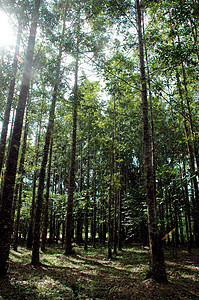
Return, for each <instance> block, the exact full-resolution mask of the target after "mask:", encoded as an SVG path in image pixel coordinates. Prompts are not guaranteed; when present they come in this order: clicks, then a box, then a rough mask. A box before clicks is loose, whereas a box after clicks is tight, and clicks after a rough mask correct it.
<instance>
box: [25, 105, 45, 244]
mask: <svg viewBox="0 0 199 300" xmlns="http://www.w3.org/2000/svg"><path fill="white" fill-rule="evenodd" d="M42 107H43V106H42ZM42 114H43V109H42V111H41V119H40V122H39V132H38V138H36V141H37V142H36V149H35V163H34V168H35V170H34V174H33V184H32V203H31V209H30V220H29V224H28V237H27V248H28V249H31V248H32V240H33V220H34V214H35V194H36V183H37V165H38V158H39V146H40V137H41V127H42V126H41V125H42Z"/></svg>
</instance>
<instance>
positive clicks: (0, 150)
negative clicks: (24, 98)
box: [0, 24, 22, 174]
mask: <svg viewBox="0 0 199 300" xmlns="http://www.w3.org/2000/svg"><path fill="white" fill-rule="evenodd" d="M21 34H22V27H21V25H20V24H19V26H18V32H17V40H16V46H15V54H14V62H13V67H12V68H13V70H12V72H13V74H12V78H11V81H10V86H9V92H8V99H7V103H6V109H5V113H4V119H3V126H2V131H1V139H0V174H1V171H2V167H3V163H4V157H5V149H6V137H7V132H8V125H9V119H10V111H11V106H12V100H13V95H14V89H15V81H16V74H17V64H18V61H17V57H16V54H17V53H19V48H20V42H21Z"/></svg>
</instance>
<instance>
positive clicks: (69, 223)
mask: <svg viewBox="0 0 199 300" xmlns="http://www.w3.org/2000/svg"><path fill="white" fill-rule="evenodd" d="M79 14H80V12H79ZM79 17H80V16H78V18H79ZM79 31H80V18H79V20H78V26H77V49H76V51H77V53H76V63H75V86H74V107H73V132H72V149H71V158H70V174H69V186H68V203H67V216H66V245H65V255H68V254H72V253H74V251H73V249H72V238H73V195H74V187H75V158H76V135H77V104H78V67H79Z"/></svg>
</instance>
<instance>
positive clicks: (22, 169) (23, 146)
mask: <svg viewBox="0 0 199 300" xmlns="http://www.w3.org/2000/svg"><path fill="white" fill-rule="evenodd" d="M29 101H30V100H29ZM28 120H29V108H27V112H26V122H25V128H24V136H23V144H22V151H21V158H20V163H19V176H20V177H21V178H20V183H19V198H18V207H17V220H16V226H15V233H14V247H13V248H14V250H15V251H17V247H18V231H19V223H20V211H21V205H22V188H23V176H24V162H25V155H26V145H27V138H28V129H29V121H28Z"/></svg>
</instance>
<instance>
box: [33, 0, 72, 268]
mask: <svg viewBox="0 0 199 300" xmlns="http://www.w3.org/2000/svg"><path fill="white" fill-rule="evenodd" d="M67 9H68V1H66V5H65V13H64V19H63V28H62V34H61V41H60V47H59V54H58V60H57V68H56V78H55V86H54V90H53V98H52V103H51V108H50V115H49V120H48V127H47V132H46V138H45V145H44V150H43V157H42V163H41V169H40V174H39V185H38V191H37V201H36V211H35V220H34V231H33V234H34V236H33V251H32V261H31V263H32V264H33V265H39V264H40V261H39V244H40V225H41V211H42V204H43V190H44V180H45V173H46V165H47V160H48V152H49V146H50V140H51V136H52V133H53V128H54V118H55V105H56V100H57V96H58V86H59V81H60V67H61V58H62V51H63V38H64V32H65V22H66V12H67Z"/></svg>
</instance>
